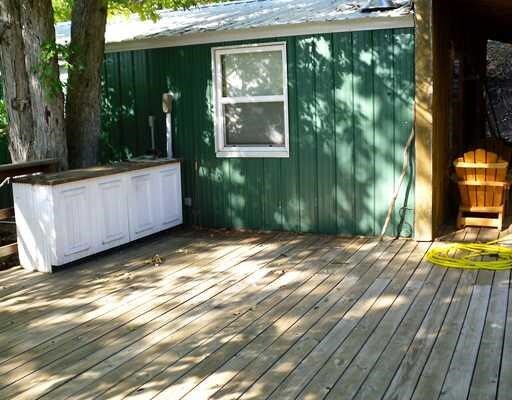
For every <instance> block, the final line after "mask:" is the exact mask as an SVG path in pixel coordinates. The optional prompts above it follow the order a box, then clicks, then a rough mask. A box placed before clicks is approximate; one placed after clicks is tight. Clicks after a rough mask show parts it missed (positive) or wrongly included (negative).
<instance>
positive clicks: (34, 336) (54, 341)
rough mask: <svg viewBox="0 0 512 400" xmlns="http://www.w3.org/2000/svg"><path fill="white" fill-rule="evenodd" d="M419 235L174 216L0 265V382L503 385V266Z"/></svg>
mask: <svg viewBox="0 0 512 400" xmlns="http://www.w3.org/2000/svg"><path fill="white" fill-rule="evenodd" d="M493 235H495V234H494V233H493V231H489V230H477V229H468V230H465V231H460V232H458V233H456V234H454V235H452V237H451V239H457V238H458V239H459V240H462V239H466V240H475V239H481V240H489V239H491V238H492V236H493ZM429 246H430V244H428V243H427V244H426V243H415V242H413V241H408V240H402V239H400V240H390V239H388V240H386V241H384V242H382V243H377V242H376V241H375V240H374V239H366V238H339V237H329V236H317V235H293V234H285V233H279V234H268V233H266V234H255V233H227V232H190V231H174V232H171V233H168V234H164V235H162V236H159V237H156V238H152V239H149V240H146V241H143V242H140V243H137V244H136V245H134V246H131V247H128V248H124V249H122V250H118V251H116V252H113V253H109V254H106V255H102V256H100V257H97V258H94V259H92V260H89V261H87V262H84V263H82V264H80V265H77V266H74V267H72V268H68V269H65V270H63V271H61V272H59V273H56V274H53V275H42V274H33V273H31V274H29V273H26V272H24V271H23V270H21V269H19V268H15V269H12V270H9V271H5V272H2V273H1V274H0V293H1V300H0V304H1V308H0V332H1V333H0V398H1V399H14V398H15V399H30V400H33V399H38V398H43V399H52V400H54V399H65V398H72V399H93V398H102V399H121V398H125V397H128V398H131V399H152V398H158V399H172V400H174V399H181V398H185V399H206V398H212V399H235V398H242V399H267V398H270V399H279V400H281V399H294V398H298V399H308V400H314V399H323V398H326V399H336V400H339V399H361V400H369V399H371V400H373V399H417V400H425V399H454V400H455V399H456V400H459V399H466V398H467V399H478V400H482V399H495V398H497V399H500V400H505V399H510V396H511V395H510V393H512V357H509V356H508V351H504V349H511V348H512V307H509V305H512V304H510V303H511V302H512V296H509V293H510V273H509V272H499V273H492V272H475V271H458V270H449V271H447V270H445V269H442V268H438V267H434V266H432V265H430V264H429V263H428V262H425V261H424V260H423V256H424V254H425V252H426V251H427V249H428V248H429ZM155 254H159V255H160V256H161V257H162V258H163V259H164V261H163V263H162V264H161V265H154V264H153V262H152V259H154V257H153V256H154V255H155ZM504 353H505V354H506V356H503V354H504Z"/></svg>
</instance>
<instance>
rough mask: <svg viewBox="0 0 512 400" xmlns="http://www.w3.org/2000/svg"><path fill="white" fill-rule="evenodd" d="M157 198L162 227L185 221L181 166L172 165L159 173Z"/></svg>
mask: <svg viewBox="0 0 512 400" xmlns="http://www.w3.org/2000/svg"><path fill="white" fill-rule="evenodd" d="M157 179H158V181H157V188H156V189H157V190H156V194H157V196H156V198H155V200H156V201H157V205H156V206H157V210H158V212H159V223H160V228H163V229H165V228H168V227H171V226H176V225H179V224H181V223H182V222H183V219H182V213H181V209H182V206H181V174H180V168H178V167H177V166H172V167H170V168H165V169H163V170H161V171H160V172H159V173H158V174H157Z"/></svg>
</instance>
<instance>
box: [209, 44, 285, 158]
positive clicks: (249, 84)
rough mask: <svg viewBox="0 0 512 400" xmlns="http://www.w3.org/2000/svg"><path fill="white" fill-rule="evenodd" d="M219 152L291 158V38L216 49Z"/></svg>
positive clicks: (222, 154)
mask: <svg viewBox="0 0 512 400" xmlns="http://www.w3.org/2000/svg"><path fill="white" fill-rule="evenodd" d="M212 62H213V82H214V84H213V89H214V106H215V151H216V154H217V157H288V156H289V140H288V130H289V127H288V79H287V68H286V67H287V64H286V43H284V42H282V43H281V42H280V43H269V44H258V45H245V46H230V47H216V48H213V49H212Z"/></svg>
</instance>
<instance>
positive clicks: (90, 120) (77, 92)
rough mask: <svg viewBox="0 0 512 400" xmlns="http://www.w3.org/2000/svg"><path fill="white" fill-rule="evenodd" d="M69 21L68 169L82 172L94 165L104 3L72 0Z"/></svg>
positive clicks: (105, 6)
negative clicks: (70, 52) (69, 167)
mask: <svg viewBox="0 0 512 400" xmlns="http://www.w3.org/2000/svg"><path fill="white" fill-rule="evenodd" d="M71 19H72V22H71V49H72V56H71V60H70V61H71V65H73V66H74V67H73V68H72V69H71V70H70V71H69V80H68V93H67V102H66V125H67V139H68V148H69V162H70V166H71V167H73V168H83V167H88V166H92V165H95V164H96V163H97V161H98V150H99V138H100V133H101V104H100V98H101V69H102V64H103V56H104V51H105V26H106V21H107V0H75V2H74V6H73V12H72V18H71ZM91 38H94V39H93V40H91Z"/></svg>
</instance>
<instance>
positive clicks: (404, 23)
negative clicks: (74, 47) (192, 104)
mask: <svg viewBox="0 0 512 400" xmlns="http://www.w3.org/2000/svg"><path fill="white" fill-rule="evenodd" d="M412 27H414V17H413V15H412V14H409V15H403V16H399V17H396V16H393V17H371V18H360V19H352V20H344V21H326V22H306V23H301V24H290V25H275V26H271V27H261V28H248V29H235V30H222V31H207V32H194V33H189V34H182V35H176V36H154V37H146V38H143V39H133V40H129V41H122V42H110V43H107V44H106V46H105V51H106V52H107V53H115V52H121V51H132V50H145V49H156V48H163V47H178V46H189V45H198V44H212V43H222V42H231V41H239V40H257V39H268V38H277V37H286V36H300V35H313V34H320V33H336V32H357V31H368V30H378V29H400V28H412Z"/></svg>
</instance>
